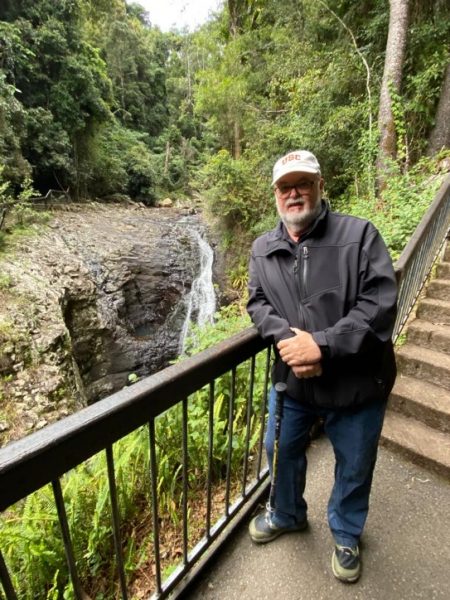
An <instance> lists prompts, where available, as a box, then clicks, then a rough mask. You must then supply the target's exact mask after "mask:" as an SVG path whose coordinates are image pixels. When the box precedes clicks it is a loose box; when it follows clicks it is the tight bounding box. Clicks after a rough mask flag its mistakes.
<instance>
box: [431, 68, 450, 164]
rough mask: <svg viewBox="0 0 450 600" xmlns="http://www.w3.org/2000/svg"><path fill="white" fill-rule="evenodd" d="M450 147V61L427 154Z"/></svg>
mask: <svg viewBox="0 0 450 600" xmlns="http://www.w3.org/2000/svg"><path fill="white" fill-rule="evenodd" d="M449 147H450V62H449V63H448V65H447V68H446V70H445V73H444V81H443V82H442V89H441V95H440V97H439V104H438V107H437V110H436V122H435V125H434V128H433V131H432V132H431V134H430V139H429V140H428V151H427V154H428V155H429V156H432V155H433V154H436V152H439V150H442V148H449Z"/></svg>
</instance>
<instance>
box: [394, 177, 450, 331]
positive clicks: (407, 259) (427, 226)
mask: <svg viewBox="0 0 450 600" xmlns="http://www.w3.org/2000/svg"><path fill="white" fill-rule="evenodd" d="M449 227H450V174H449V175H447V177H446V179H445V180H444V182H443V183H442V185H441V187H440V188H439V190H438V193H437V195H436V197H435V199H434V201H433V202H432V204H431V206H430V207H429V209H428V210H427V212H426V213H425V215H424V216H423V217H422V220H421V221H420V223H419V225H418V226H417V228H416V230H415V231H414V233H413V235H412V236H411V239H410V240H409V242H408V244H407V245H406V246H405V248H404V250H403V252H402V254H401V256H400V258H399V259H398V261H397V262H396V264H395V271H396V276H397V282H398V285H399V295H398V314H397V320H396V323H395V327H394V334H393V340H394V342H395V341H396V340H397V338H398V336H399V335H400V333H401V331H402V329H403V327H404V326H405V323H406V322H407V320H408V317H409V315H410V314H411V312H412V310H413V308H414V306H415V304H416V302H417V299H418V297H419V294H420V292H421V291H422V289H423V287H424V285H425V283H426V281H427V279H428V276H429V274H430V272H431V269H432V267H433V264H434V263H435V261H436V258H437V257H438V255H439V252H440V251H441V249H442V246H443V244H444V242H445V239H446V237H447V235H448V232H449Z"/></svg>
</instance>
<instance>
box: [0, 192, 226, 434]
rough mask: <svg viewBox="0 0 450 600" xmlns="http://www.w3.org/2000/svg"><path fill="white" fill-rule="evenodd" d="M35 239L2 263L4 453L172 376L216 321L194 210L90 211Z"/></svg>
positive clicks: (70, 215)
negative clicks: (138, 383)
mask: <svg viewBox="0 0 450 600" xmlns="http://www.w3.org/2000/svg"><path fill="white" fill-rule="evenodd" d="M35 229H36V231H35V232H34V234H33V235H27V236H23V237H21V239H20V241H16V242H15V244H14V249H13V251H9V252H8V253H5V254H4V255H3V257H2V258H1V259H0V436H1V438H2V439H1V445H4V444H5V443H7V442H9V441H11V440H12V439H17V438H19V437H22V436H23V435H25V434H27V433H29V432H31V431H33V430H35V429H39V428H41V427H43V426H44V425H46V424H47V423H50V422H52V421H54V420H57V419H59V418H61V417H63V416H65V415H67V414H70V413H71V412H74V411H75V410H78V409H79V408H81V407H83V406H86V405H87V404H90V403H92V402H95V401H96V400H98V399H100V398H103V397H105V396H106V395H108V394H110V393H112V392H114V391H116V390H118V389H120V388H121V387H123V386H124V385H127V384H128V383H130V382H132V381H134V380H136V379H137V378H139V377H142V376H145V375H148V374H151V373H154V372H156V371H157V370H159V369H161V368H163V367H165V366H167V364H169V362H170V360H171V359H173V358H175V357H176V356H177V355H178V354H179V352H180V351H182V349H183V345H184V340H185V338H186V336H187V334H188V329H189V322H190V321H191V320H193V321H198V322H200V323H204V322H206V321H208V320H210V319H211V318H212V314H213V313H214V310H215V303H216V297H215V296H216V294H215V291H214V288H213V285H212V280H211V274H212V263H213V250H212V248H211V246H210V245H209V243H208V241H207V235H206V234H207V230H206V225H205V223H204V222H203V220H202V218H201V215H200V214H196V213H195V212H194V211H192V210H188V209H185V210H183V209H175V208H145V207H143V206H140V205H132V206H121V205H98V204H97V205H96V204H91V205H84V206H80V207H71V208H70V210H58V211H56V212H53V213H52V215H51V219H50V221H49V222H48V224H46V225H45V226H43V225H39V226H36V228H35Z"/></svg>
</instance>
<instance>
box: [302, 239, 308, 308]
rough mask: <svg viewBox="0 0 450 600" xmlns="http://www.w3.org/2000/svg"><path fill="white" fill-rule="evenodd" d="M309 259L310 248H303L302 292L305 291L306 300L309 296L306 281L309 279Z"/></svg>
mask: <svg viewBox="0 0 450 600" xmlns="http://www.w3.org/2000/svg"><path fill="white" fill-rule="evenodd" d="M308 259H309V250H308V246H303V268H302V290H303V297H304V298H305V297H306V296H307V292H306V281H307V278H308Z"/></svg>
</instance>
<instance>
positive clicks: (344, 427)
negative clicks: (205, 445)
mask: <svg viewBox="0 0 450 600" xmlns="http://www.w3.org/2000/svg"><path fill="white" fill-rule="evenodd" d="M272 185H273V186H274V190H275V201H276V205H277V209H278V213H279V216H280V218H281V221H280V222H279V223H278V226H277V227H276V228H275V229H274V230H273V231H270V232H269V233H266V234H264V235H262V236H261V237H259V238H258V239H257V240H256V241H255V242H254V244H253V248H252V255H251V260H250V281H249V291H250V296H249V302H248V307H247V308H248V312H249V314H250V316H251V318H252V320H253V322H254V323H255V325H256V327H257V328H258V330H259V332H260V334H261V335H262V336H263V337H264V338H268V339H272V340H273V342H274V344H275V348H276V361H275V364H274V368H273V371H272V382H273V383H276V382H278V381H282V380H286V384H287V390H286V393H285V394H284V395H283V418H282V424H281V434H280V440H279V449H278V470H277V480H276V490H275V502H274V504H275V506H268V507H267V509H266V511H264V512H263V513H261V514H260V515H258V516H256V517H255V518H254V519H253V520H252V522H251V523H250V528H249V529H250V535H251V537H252V539H253V540H254V541H255V542H269V541H271V540H273V539H275V538H276V537H278V536H279V535H280V534H282V533H285V532H289V531H299V530H302V529H304V528H305V527H306V526H307V515H306V513H307V504H306V501H305V499H304V498H303V492H304V489H305V476H306V456H305V448H306V446H307V441H308V432H309V429H310V427H311V425H312V424H313V423H314V422H315V421H316V420H317V418H319V417H320V418H322V419H323V422H324V428H325V432H326V434H327V436H328V438H329V439H330V441H331V444H332V446H333V449H334V454H335V459H336V465H335V483H334V487H333V490H332V493H331V496H330V499H329V504H328V522H329V526H330V529H331V533H332V535H333V537H334V541H335V548H334V551H333V555H332V570H333V574H334V575H335V576H336V577H337V578H338V579H340V580H341V581H344V582H354V581H357V579H358V578H359V576H360V571H361V562H360V554H359V545H358V543H359V539H360V536H361V533H362V531H363V527H364V524H365V521H366V518H367V512H368V506H369V494H370V488H371V483H372V474H373V469H374V466H375V461H376V454H377V447H378V442H379V437H380V432H381V428H382V424H383V418H384V412H385V408H386V401H387V397H388V395H389V392H390V391H391V389H392V386H393V384H394V380H395V375H396V368H395V358H394V352H393V348H392V342H391V335H392V329H393V325H394V320H395V315H396V282H395V275H394V271H393V268H392V262H391V259H390V257H389V254H388V251H387V249H386V246H385V244H384V242H383V240H382V239H381V236H380V235H379V233H378V231H377V230H376V229H375V227H374V226H373V225H372V224H371V223H370V222H368V221H365V220H363V219H358V218H356V217H351V216H348V215H342V214H338V213H334V212H331V210H330V209H329V207H328V206H327V204H326V203H325V202H324V201H323V200H322V191H323V187H324V180H323V178H322V177H321V171H320V165H319V163H318V161H317V159H316V157H315V156H314V155H313V154H311V152H308V151H305V150H296V151H293V152H290V153H289V154H287V155H286V156H283V157H282V158H280V159H279V160H278V161H277V162H276V163H275V166H274V169H273V181H272ZM275 397H276V394H275V391H274V389H272V391H271V394H270V399H269V420H268V426H267V434H266V440H265V445H266V451H267V455H268V460H269V465H270V467H271V469H272V457H273V446H274V430H275V415H274V413H275Z"/></svg>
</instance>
